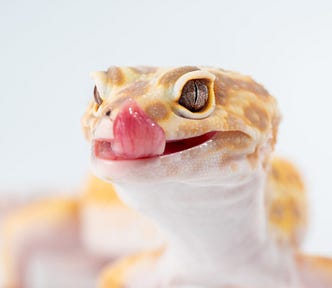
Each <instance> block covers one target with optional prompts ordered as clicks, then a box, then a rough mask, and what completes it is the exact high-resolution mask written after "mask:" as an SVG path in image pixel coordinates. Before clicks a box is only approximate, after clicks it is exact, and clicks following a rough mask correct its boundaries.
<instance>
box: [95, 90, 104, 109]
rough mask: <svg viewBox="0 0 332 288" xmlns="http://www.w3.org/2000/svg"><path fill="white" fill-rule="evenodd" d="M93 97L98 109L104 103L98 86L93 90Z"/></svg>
mask: <svg viewBox="0 0 332 288" xmlns="http://www.w3.org/2000/svg"><path fill="white" fill-rule="evenodd" d="M93 97H94V99H95V101H96V103H97V105H98V107H99V106H100V105H101V104H102V103H103V98H101V96H100V94H99V91H98V89H97V86H95V88H94V89H93Z"/></svg>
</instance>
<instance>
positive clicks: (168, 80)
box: [159, 66, 199, 86]
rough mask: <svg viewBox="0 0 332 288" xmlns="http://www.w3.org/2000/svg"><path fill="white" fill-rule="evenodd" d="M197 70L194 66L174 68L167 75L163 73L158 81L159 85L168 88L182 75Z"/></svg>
mask: <svg viewBox="0 0 332 288" xmlns="http://www.w3.org/2000/svg"><path fill="white" fill-rule="evenodd" d="M197 70H199V68H198V67H195V66H184V67H179V68H175V69H173V70H171V71H169V72H167V73H165V74H164V75H163V76H162V77H161V78H160V79H159V84H161V85H165V86H170V85H172V84H174V82H175V81H176V80H178V79H179V78H180V77H181V76H182V75H184V74H186V73H189V72H192V71H197Z"/></svg>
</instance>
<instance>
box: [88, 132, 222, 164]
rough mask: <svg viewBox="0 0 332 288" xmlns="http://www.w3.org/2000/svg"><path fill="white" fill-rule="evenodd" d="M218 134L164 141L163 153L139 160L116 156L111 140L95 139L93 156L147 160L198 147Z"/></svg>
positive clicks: (210, 133)
mask: <svg viewBox="0 0 332 288" xmlns="http://www.w3.org/2000/svg"><path fill="white" fill-rule="evenodd" d="M217 133H218V132H215V131H213V132H208V133H205V134H203V135H200V136H196V137H191V138H185V139H179V140H170V141H166V145H165V149H164V152H163V153H161V154H159V155H150V156H146V157H140V158H130V157H128V156H127V155H123V156H122V155H121V156H119V155H116V153H115V152H114V151H113V148H112V140H111V139H95V140H94V141H93V154H94V156H95V157H96V158H98V159H102V160H110V161H116V160H135V159H137V160H139V159H147V158H156V157H160V156H165V155H170V154H174V153H178V152H182V151H185V150H189V149H191V148H194V147H197V146H200V145H202V144H204V143H206V142H207V141H209V140H211V139H212V138H213V137H214V136H215V135H216V134H217Z"/></svg>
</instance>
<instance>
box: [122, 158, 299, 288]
mask: <svg viewBox="0 0 332 288" xmlns="http://www.w3.org/2000/svg"><path fill="white" fill-rule="evenodd" d="M236 165H237V172H236V173H233V172H229V171H226V170H224V171H223V172H224V173H221V174H220V176H219V178H218V181H217V182H218V184H217V183H216V181H215V179H216V178H215V177H211V178H209V177H207V178H206V179H199V180H200V181H199V182H198V181H192V183H191V182H190V180H188V182H187V183H185V182H183V183H179V182H166V183H165V182H163V183H162V184H161V185H159V186H156V185H153V184H141V183H140V184H137V183H136V184H131V183H125V184H124V183H120V184H118V185H117V186H118V187H117V188H118V192H119V193H120V196H121V197H122V198H123V200H124V201H125V202H126V203H128V204H129V205H131V206H133V207H134V208H136V209H138V210H140V211H142V212H143V213H145V214H146V215H147V216H149V217H150V218H151V219H154V220H155V221H156V222H157V223H158V224H159V225H160V227H161V228H162V229H163V230H164V232H165V234H167V235H168V249H167V250H166V254H165V255H164V256H163V257H161V258H160V262H162V263H159V264H158V265H157V266H158V267H157V266H156V267H157V268H156V269H157V270H158V273H155V275H156V274H157V275H164V277H165V278H168V279H162V280H161V279H158V280H156V281H157V284H156V283H153V281H152V280H151V279H150V280H148V279H146V277H147V276H146V273H143V274H144V275H142V277H143V278H144V279H145V280H144V279H143V278H142V279H141V281H142V283H145V284H144V285H143V286H140V287H146V288H147V287H154V285H160V281H162V282H163V283H168V284H167V285H166V287H173V286H174V287H179V286H176V285H180V286H181V285H189V284H190V285H198V286H199V285H201V286H202V287H222V285H234V286H238V287H255V288H266V287H269V288H280V287H283V288H287V287H290V288H296V287H299V286H298V283H297V275H296V273H295V268H294V263H293V260H292V254H291V253H290V251H289V250H288V247H280V246H277V244H276V243H275V242H274V240H273V239H270V238H269V237H268V233H267V224H266V222H265V221H266V218H267V217H266V211H265V206H264V201H263V199H264V194H263V193H264V187H265V172H264V171H263V170H262V168H261V167H258V168H257V169H256V170H252V167H250V165H249V164H248V161H247V160H246V159H245V158H242V159H237V160H236ZM218 172H219V173H220V171H218ZM210 179H211V181H210ZM155 272H157V271H155ZM153 274H154V272H151V273H150V275H153ZM151 277H153V276H151ZM154 278H155V276H154ZM128 281H129V280H128ZM135 281H136V282H131V281H129V282H127V283H126V285H129V287H138V286H137V283H138V282H137V279H136V280H135ZM146 281H147V282H146ZM130 282H131V283H130ZM151 282H152V283H153V284H151V286H149V285H148V284H147V283H151ZM132 283H136V286H135V285H133V284H132ZM158 287H159V286H158ZM181 287H185V286H181ZM187 287H191V286H187ZM192 287H195V286H192Z"/></svg>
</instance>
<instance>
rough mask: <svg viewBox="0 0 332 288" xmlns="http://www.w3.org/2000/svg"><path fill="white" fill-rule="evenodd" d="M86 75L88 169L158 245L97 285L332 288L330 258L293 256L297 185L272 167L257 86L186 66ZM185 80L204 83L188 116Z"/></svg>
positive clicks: (266, 98)
mask: <svg viewBox="0 0 332 288" xmlns="http://www.w3.org/2000/svg"><path fill="white" fill-rule="evenodd" d="M92 77H93V78H94V80H95V84H96V88H95V101H91V103H90V105H89V107H88V109H87V112H86V114H85V115H84V117H83V121H82V123H83V128H84V132H85V135H86V137H87V139H88V140H89V141H91V143H92V147H93V156H92V165H93V168H94V171H95V173H96V174H97V175H99V176H100V177H101V178H103V179H104V180H107V181H113V182H114V183H115V186H116V188H117V191H118V193H119V195H120V197H121V198H122V199H123V200H124V201H125V202H126V203H128V205H130V206H132V207H134V208H135V209H138V210H140V211H141V212H142V213H144V214H146V215H147V216H148V217H150V218H152V219H154V221H155V222H156V223H157V224H158V226H159V227H160V229H161V230H163V232H164V233H165V235H166V236H165V239H166V243H167V244H166V248H165V249H164V250H158V251H157V252H149V253H146V254H144V253H143V254H140V255H136V256H132V257H130V258H128V259H124V260H122V261H120V262H119V263H118V264H117V265H115V266H111V267H110V268H106V269H105V270H104V272H103V274H102V278H101V281H100V287H180V286H181V287H188V285H189V286H190V285H193V286H195V287H255V288H258V287H270V288H273V287H276V288H277V287H332V279H331V276H330V275H332V265H331V261H329V260H327V259H321V258H312V257H309V256H305V255H302V254H301V253H300V252H298V248H297V247H298V245H299V244H300V242H301V240H302V238H303V235H304V232H305V228H306V222H307V216H306V198H305V193H304V185H303V183H302V180H301V177H300V176H299V174H298V172H297V171H296V169H295V168H294V167H293V166H292V165H291V164H290V163H288V162H287V161H285V160H281V159H276V158H275V159H272V160H271V152H272V151H273V148H274V144H275V142H276V136H277V128H278V123H279V119H280V115H279V111H278V108H277V104H276V101H275V99H274V98H273V97H272V96H271V95H270V94H269V93H268V92H267V91H266V90H265V89H264V88H263V87H262V86H261V85H259V84H258V83H256V82H255V81H253V80H252V79H251V78H250V77H247V76H243V75H241V74H238V73H234V72H229V71H225V70H222V69H217V68H211V67H196V66H194V67H177V68H155V67H123V68H119V67H111V68H110V69H109V70H107V71H106V72H96V73H93V74H92ZM189 81H198V82H199V83H203V85H205V88H204V87H203V88H204V89H205V90H204V89H203V90H198V89H200V88H199V87H198V85H196V86H195V89H196V92H191V95H194V96H192V97H198V95H199V93H201V94H202V95H203V94H204V93H205V92H204V91H206V90H207V91H208V97H207V102H206V103H205V106H204V107H203V108H202V109H198V111H193V110H191V109H190V108H188V107H183V106H182V105H183V103H186V101H182V100H180V98H181V97H182V93H183V92H182V91H184V90H187V89H188V88H187V87H186V88H185V85H187V83H188V82H189ZM192 83H193V82H191V84H190V85H191V86H193V85H192ZM199 85H202V84H199ZM188 86H189V85H188ZM195 95H196V96H195ZM204 96H206V95H204ZM192 101H194V100H193V99H192ZM189 102H190V101H189ZM119 123H121V126H119ZM119 127H120V128H119ZM140 127H143V128H141V130H140ZM151 127H153V128H151ZM160 128H161V129H160ZM156 129H157V130H156ZM159 130H160V131H161V132H160V131H159ZM211 133H213V134H211ZM202 135H204V136H203V137H201V136H202ZM200 137H201V138H200ZM156 139H157V140H156ZM188 139H190V140H189V141H188ZM193 139H195V140H193ZM197 139H200V141H198V142H197ZM193 141H194V142H195V141H196V142H195V143H196V144H195V145H188V143H189V142H191V143H193ZM137 143H139V144H137ZM174 143H175V144H174ZM142 145H143V146H144V147H145V148H144V150H142V148H141V146H142ZM158 145H159V146H158ZM176 145H177V146H176ZM165 146H166V148H165ZM170 146H172V147H174V146H176V147H177V148H176V149H175V150H174V149H173V150H171V152H172V153H168V152H167V151H168V149H170ZM179 147H180V148H179ZM163 151H164V153H163ZM191 287H192V286H191Z"/></svg>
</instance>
